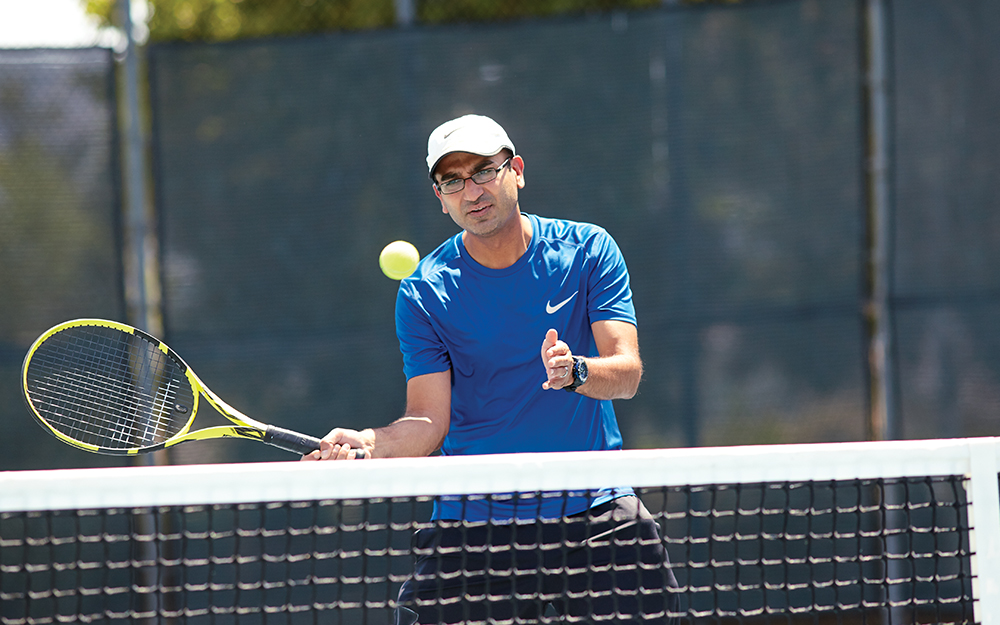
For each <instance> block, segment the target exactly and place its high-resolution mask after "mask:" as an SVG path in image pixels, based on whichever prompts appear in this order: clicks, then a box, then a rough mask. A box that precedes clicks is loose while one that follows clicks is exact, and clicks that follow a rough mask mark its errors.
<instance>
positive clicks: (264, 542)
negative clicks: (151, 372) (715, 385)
mask: <svg viewBox="0 0 1000 625" xmlns="http://www.w3.org/2000/svg"><path fill="white" fill-rule="evenodd" d="M997 452H998V447H997V445H996V442H995V440H994V439H992V438H987V439H964V440H937V441H905V442H889V443H837V444H819V445H783V446H753V447H732V448H699V449H664V450H641V451H621V452H604V453H560V454H513V455H503V456H480V457H463V458H420V459H392V460H372V461H360V462H359V461H355V462H342V463H298V462H282V463H257V464H237V465H188V466H168V467H141V468H140V467H136V468H113V469H81V470H54V471H32V472H8V473H4V474H0V617H2V618H0V620H2V623H4V624H19V625H20V624H29V623H65V622H83V623H89V622H116V621H123V622H124V621H129V622H141V621H145V622H151V623H152V622H156V623H337V624H339V623H344V624H353V623H358V624H367V623H380V624H381V623H392V622H394V621H395V619H396V608H397V596H398V592H399V589H400V586H401V585H402V584H403V583H404V582H405V581H406V580H407V579H409V578H410V577H411V576H412V575H413V573H414V558H415V557H418V556H423V557H427V556H428V554H429V555H430V557H439V556H441V553H443V552H445V551H446V550H447V549H448V546H447V545H445V544H443V543H441V544H436V545H426V544H421V541H420V540H414V533H415V532H416V531H418V530H421V531H422V530H424V529H427V528H431V527H433V526H435V523H433V522H431V521H430V520H429V518H430V515H431V509H432V507H433V505H434V503H435V501H436V500H437V501H440V500H441V498H449V499H453V500H454V499H457V500H459V501H482V500H485V501H494V500H495V501H498V502H499V501H502V502H504V504H505V505H506V504H507V503H509V502H510V501H512V500H513V501H518V500H521V499H524V500H525V501H535V500H536V499H537V498H538V497H569V496H579V495H580V494H581V493H588V492H596V491H598V490H599V489H602V488H606V487H608V486H629V487H633V488H634V489H635V492H636V493H637V494H638V495H639V497H640V498H641V500H642V501H643V503H644V504H645V507H646V508H647V509H648V510H649V512H650V514H651V515H652V517H653V518H654V519H655V521H656V523H657V525H658V526H659V530H660V532H659V533H660V538H659V539H658V540H659V542H661V543H662V545H663V546H664V547H665V548H666V551H667V552H668V554H669V558H670V567H669V574H672V576H673V578H674V579H676V585H673V586H671V585H667V587H666V588H664V589H661V590H659V591H658V592H659V593H661V594H663V595H666V596H669V597H670V598H671V600H672V601H671V602H667V603H662V602H661V603H657V604H651V605H658V606H661V608H660V611H659V612H657V613H651V614H648V615H643V616H646V617H648V619H649V620H650V621H653V620H655V619H657V618H659V619H661V620H660V622H663V617H667V620H668V621H669V619H670V617H673V618H675V619H676V622H680V623H772V622H773V623H972V622H976V623H997V622H998V619H1000V501H998V494H997V493H998V471H997V466H998V462H997ZM565 523H568V521H563V520H556V521H544V522H543V523H541V525H546V526H548V525H552V526H553V527H555V528H556V530H555V531H556V533H555V535H556V536H557V537H560V538H558V539H556V540H553V541H550V542H549V543H538V542H532V541H531V540H527V541H525V540H521V539H517V540H511V541H510V543H509V544H508V543H506V542H505V541H506V540H507V539H502V538H500V537H501V536H503V534H502V532H501V531H500V529H498V528H501V526H503V525H504V523H501V522H495V523H494V524H492V525H491V526H490V529H489V535H490V536H491V537H492V540H491V543H492V546H490V547H488V548H487V549H486V551H487V552H488V553H487V554H486V555H487V556H488V557H486V561H487V563H490V562H492V563H496V562H500V561H501V560H502V558H501V556H502V555H503V553H504V552H506V551H510V552H520V551H526V552H529V553H537V554H542V555H540V556H539V557H538V558H536V559H535V560H533V561H537V564H536V568H535V569H532V570H525V569H524V568H523V567H521V565H518V566H516V567H514V568H515V569H517V570H516V571H515V572H514V573H516V575H519V576H521V577H525V576H526V577H528V578H530V577H532V576H534V577H536V578H538V579H541V578H543V577H553V576H554V577H555V578H559V577H560V576H571V575H573V574H576V575H577V576H579V575H581V574H582V575H583V577H584V578H586V579H590V578H591V576H593V571H583V572H582V573H581V571H573V570H570V569H571V567H570V566H568V565H565V564H564V565H561V566H562V568H560V566H552V565H551V560H549V559H547V556H546V554H550V553H555V554H558V553H560V552H564V551H566V550H567V549H571V548H572V545H571V543H572V539H571V538H570V534H569V533H568V532H567V531H565V530H562V531H560V530H559V527H560V526H561V525H562V524H565ZM553 524H554V525H553ZM438 525H440V523H439V524H438ZM481 525H482V524H478V523H475V522H465V523H461V524H456V526H457V527H458V531H459V532H470V533H471V532H474V531H477V528H479V529H481ZM506 525H508V526H510V525H511V523H507V524H506ZM513 525H514V526H517V527H520V526H521V525H523V523H522V522H517V523H513ZM543 534H545V535H549V534H550V533H549V532H538V533H537V536H541V535H543ZM593 538H594V537H591V539H593ZM619 538H620V537H619ZM619 538H612V539H609V540H612V541H617V540H619ZM425 542H426V541H425ZM626 546H627V545H626ZM619 547H620V548H624V547H623V546H622V545H620V546H619ZM477 548H478V547H476V546H470V545H469V544H466V545H463V546H461V547H460V548H458V549H457V550H455V552H454V553H453V554H452V555H456V556H457V557H458V560H457V561H460V562H473V561H474V558H472V557H471V556H469V554H470V553H471V552H473V551H476V550H477ZM435 550H437V551H435ZM560 562H565V561H564V560H560ZM644 566H645V565H643V564H642V563H639V564H636V565H634V566H633V568H635V567H638V568H643V567H644ZM591 568H592V569H593V570H598V569H600V570H602V571H604V572H608V574H610V575H611V576H612V577H614V576H615V575H619V576H625V575H628V574H629V573H630V571H629V570H628V568H629V567H628V566H621V567H619V566H617V565H611V566H604V565H603V564H601V563H598V562H594V563H592V567H591ZM487 569H488V570H489V571H490V573H492V574H493V575H494V576H500V577H502V576H504V575H511V574H514V573H511V572H510V571H505V570H502V568H501V567H499V565H497V566H494V565H493V564H488V565H487ZM647 572H648V571H647ZM654 572H655V571H654ZM473 573H474V572H473ZM631 573H633V574H634V573H635V571H631ZM658 573H663V572H662V571H659V572H658ZM472 577H474V575H473V574H472V573H470V572H469V571H457V572H455V573H454V575H451V574H443V573H442V575H441V583H442V584H447V583H449V582H451V583H454V582H455V580H456V579H458V580H466V581H468V580H469V579H471V578H472ZM463 588H466V590H464V591H463V592H464V593H465V595H464V596H460V597H459V598H458V601H459V603H460V604H471V605H484V602H485V600H486V599H491V600H492V603H490V605H495V604H496V602H497V601H499V600H501V599H503V597H500V596H499V595H502V594H503V593H502V592H500V591H487V593H486V594H487V595H488V596H487V597H484V596H483V595H482V594H481V593H480V594H478V595H477V594H476V593H475V592H473V591H472V590H471V589H470V588H471V586H468V587H463ZM496 588H499V586H497V587H496ZM516 588H517V589H516V590H514V591H511V592H510V593H508V594H510V595H511V596H512V597H514V598H516V599H517V600H518V601H521V602H525V601H527V602H529V603H530V602H535V603H537V604H539V605H542V606H543V608H544V609H542V610H541V611H540V612H539V613H538V614H537V615H536V617H535V620H537V621H540V622H553V623H554V622H573V621H575V620H578V619H576V618H574V617H573V616H571V615H567V614H561V612H563V611H562V610H560V609H556V607H557V606H560V605H563V606H564V605H565V603H560V602H564V601H566V600H567V597H569V598H574V597H575V598H576V599H578V600H580V601H583V602H587V601H591V600H596V599H594V597H597V596H600V595H602V594H603V595H604V596H605V597H607V596H611V598H612V603H613V604H615V605H617V604H616V603H614V602H615V601H617V600H618V599H617V598H616V597H615V596H614V594H615V592H620V591H615V590H612V591H602V590H595V589H593V588H586V589H584V590H577V591H574V590H573V588H571V587H570V586H564V587H562V588H561V589H559V590H555V591H553V590H551V588H550V587H545V588H543V587H542V585H541V584H539V586H538V587H537V588H536V589H535V590H531V588H530V586H529V587H527V590H525V588H526V587H524V586H517V587H516ZM622 592H623V591H622ZM643 592H646V591H642V590H641V589H640V591H639V594H642V593H643ZM626 594H627V593H626ZM633 594H634V593H633ZM647 594H648V593H647ZM673 600H676V601H675V602H674V601H673ZM487 603H488V602H487ZM546 604H548V607H545V605H546ZM554 606H556V607H554ZM662 606H667V607H666V608H663V607H662ZM664 609H665V610H667V612H668V614H666V615H664V614H662V611H663V610H664ZM466 614H467V616H468V618H467V619H466V621H467V622H490V623H503V622H524V619H522V618H521V617H519V616H518V615H517V614H513V615H506V616H505V615H504V614H501V613H500V612H496V613H492V612H490V611H489V610H487V611H486V612H485V616H483V615H482V614H479V613H477V612H476V611H475V610H474V609H470V610H469V611H467V612H466ZM477 614H479V616H477ZM612 616H614V614H612ZM582 620H584V621H586V622H602V620H604V619H603V617H594V616H592V615H591V616H585V617H582ZM396 622H398V621H396Z"/></svg>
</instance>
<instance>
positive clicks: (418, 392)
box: [302, 370, 451, 460]
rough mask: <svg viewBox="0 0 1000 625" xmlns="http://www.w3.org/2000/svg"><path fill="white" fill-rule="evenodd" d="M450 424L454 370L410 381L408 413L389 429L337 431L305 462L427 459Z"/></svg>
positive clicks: (407, 399) (439, 444)
mask: <svg viewBox="0 0 1000 625" xmlns="http://www.w3.org/2000/svg"><path fill="white" fill-rule="evenodd" d="M450 421H451V370H447V371H441V372H438V373H428V374H425V375H420V376H417V377H414V378H411V379H410V381H409V382H407V384H406V412H404V413H403V416H402V417H400V418H399V419H397V420H396V421H394V422H392V423H390V424H389V425H387V426H385V427H381V428H375V429H366V430H360V431H358V430H348V429H343V428H335V429H333V430H331V431H330V433H329V434H327V435H326V436H324V437H323V440H322V442H321V446H320V448H319V450H317V451H314V452H312V453H311V454H308V455H305V456H303V457H302V459H303V460H350V459H353V458H355V457H356V455H357V451H356V450H359V449H360V450H362V451H364V452H365V458H399V457H407V456H411V457H412V456H427V455H429V454H431V453H433V452H434V451H436V450H438V449H439V448H440V447H441V444H442V443H443V442H444V437H445V435H446V434H448V427H449V425H450Z"/></svg>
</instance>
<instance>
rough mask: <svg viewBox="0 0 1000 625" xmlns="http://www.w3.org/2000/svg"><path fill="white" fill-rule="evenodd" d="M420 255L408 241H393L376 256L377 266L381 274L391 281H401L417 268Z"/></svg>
mask: <svg viewBox="0 0 1000 625" xmlns="http://www.w3.org/2000/svg"><path fill="white" fill-rule="evenodd" d="M419 262H420V254H419V253H418V252H417V248H415V247H413V244H412V243H410V242H409V241H393V242H392V243H390V244H389V245H386V246H385V248H383V249H382V253H381V254H379V255H378V265H379V267H381V268H382V273H384V274H385V275H387V276H389V277H390V278H392V279H393V280H402V279H403V278H405V277H407V276H409V275H410V274H411V273H413V271H414V270H415V269H416V268H417V263H419Z"/></svg>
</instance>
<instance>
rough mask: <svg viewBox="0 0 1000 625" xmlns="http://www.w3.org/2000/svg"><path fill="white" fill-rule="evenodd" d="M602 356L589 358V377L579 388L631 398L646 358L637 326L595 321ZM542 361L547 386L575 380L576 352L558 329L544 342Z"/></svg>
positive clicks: (593, 393)
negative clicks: (642, 352)
mask: <svg viewBox="0 0 1000 625" xmlns="http://www.w3.org/2000/svg"><path fill="white" fill-rule="evenodd" d="M591 329H592V331H593V333H594V342H595V343H596V344H597V352H598V354H599V356H597V357H589V358H585V359H584V360H585V362H586V365H587V371H588V375H587V381H586V383H584V384H582V385H581V386H579V387H577V389H576V392H577V393H580V394H581V395H586V396H587V397H591V398H593V399H631V398H632V397H633V396H634V395H635V393H636V391H637V390H638V389H639V380H640V379H642V359H641V358H640V357H639V338H638V333H637V331H636V327H635V326H634V325H633V324H631V323H629V322H627V321H614V320H610V321H595V322H594V323H592V324H591ZM542 362H543V363H544V364H545V371H546V373H547V375H548V379H547V380H546V381H545V383H543V384H542V388H545V389H562V388H564V387H566V386H569V385H570V384H572V383H573V352H572V350H571V349H570V347H569V346H568V345H567V344H566V343H565V342H563V341H561V340H559V336H558V334H557V333H556V331H555V330H549V331H548V332H547V333H546V335H545V341H544V342H543V343H542Z"/></svg>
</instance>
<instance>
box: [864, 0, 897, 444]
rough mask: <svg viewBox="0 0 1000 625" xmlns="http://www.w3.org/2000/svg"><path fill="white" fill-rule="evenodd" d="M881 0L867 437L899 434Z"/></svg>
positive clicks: (874, 82)
mask: <svg viewBox="0 0 1000 625" xmlns="http://www.w3.org/2000/svg"><path fill="white" fill-rule="evenodd" d="M886 13H887V9H886V0H865V10H864V16H863V19H864V29H865V41H866V50H865V59H864V62H865V70H866V76H865V82H866V90H865V91H866V102H865V104H866V107H865V108H866V120H865V121H866V125H867V137H866V139H867V151H866V156H867V163H866V172H865V174H866V176H865V177H866V186H867V198H868V224H869V269H868V271H869V289H870V291H869V310H868V311H867V312H868V319H869V328H870V334H869V345H868V358H869V364H870V372H871V415H870V424H869V430H870V432H869V433H870V436H871V438H872V439H873V440H892V439H897V438H900V436H901V434H902V431H901V428H900V423H899V415H898V402H897V397H896V386H895V381H896V362H895V346H894V344H893V336H894V329H893V316H892V308H891V306H892V304H891V293H892V206H891V197H890V189H891V187H890V180H889V176H890V156H889V147H890V128H889V123H890V120H889V95H888V73H889V70H888V55H889V52H888V39H889V36H888V23H887V14H886Z"/></svg>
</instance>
